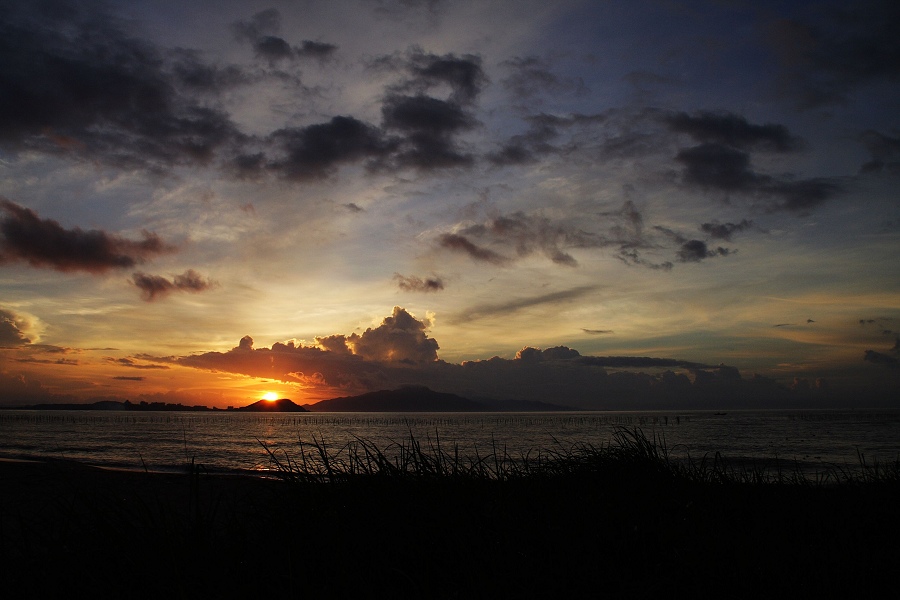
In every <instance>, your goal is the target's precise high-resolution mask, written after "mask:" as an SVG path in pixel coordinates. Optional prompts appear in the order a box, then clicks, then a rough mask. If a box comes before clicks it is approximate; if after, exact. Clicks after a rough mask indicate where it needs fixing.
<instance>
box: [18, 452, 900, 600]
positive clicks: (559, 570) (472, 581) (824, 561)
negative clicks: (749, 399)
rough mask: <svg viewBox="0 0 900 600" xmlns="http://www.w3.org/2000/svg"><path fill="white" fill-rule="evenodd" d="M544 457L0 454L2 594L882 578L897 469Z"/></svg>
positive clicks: (751, 589) (889, 559)
mask: <svg viewBox="0 0 900 600" xmlns="http://www.w3.org/2000/svg"><path fill="white" fill-rule="evenodd" d="M558 466H559V467H561V468H555V469H551V470H550V471H546V472H544V473H543V474H534V475H530V476H521V477H512V478H509V479H504V480H496V479H490V478H479V477H467V476H454V475H452V474H451V475H448V474H445V475H438V476H431V475H428V474H422V476H416V477H404V476H400V475H391V474H389V473H382V474H380V475H374V476H372V475H369V476H357V477H347V478H333V479H331V480H330V481H329V482H327V483H324V482H319V481H299V480H294V481H287V480H274V479H258V478H252V477H244V476H226V475H221V474H207V473H205V472H203V470H202V469H201V468H199V467H193V468H186V470H185V473H184V474H153V473H140V472H137V473H135V472H115V471H106V470H101V469H96V468H91V467H86V466H82V465H77V464H72V463H67V462H46V463H11V462H2V461H0V532H2V536H0V564H2V565H3V573H4V575H3V589H4V592H5V594H6V595H7V597H9V598H47V597H58V596H60V595H62V594H65V595H66V596H68V597H89V598H174V597H185V598H201V597H223V598H233V597H253V598H284V597H298V598H300V597H326V598H386V597H390V598H438V599H440V598H491V599H497V598H550V597H554V598H588V597H616V596H620V595H621V596H625V597H628V598H654V599H658V598H664V597H670V596H673V595H676V596H678V597H690V598H723V597H727V598H764V597H777V598H816V597H826V598H869V597H883V592H884V591H886V590H888V589H895V586H896V565H897V564H898V560H900V550H898V545H897V540H898V539H900V512H898V511H897V510H896V507H897V499H898V497H900V478H898V477H897V473H896V472H894V474H893V475H891V476H889V477H882V478H880V479H877V480H875V481H871V482H864V483H859V482H857V483H838V484H833V485H819V484H809V483H807V484H802V483H753V482H746V481H745V482H738V481H735V480H733V479H729V478H728V477H727V476H724V475H723V472H719V475H718V476H717V475H716V473H717V471H710V472H708V473H707V475H708V476H706V477H701V478H696V477H693V478H692V477H683V476H681V475H679V473H678V472H676V471H675V470H673V469H670V468H666V467H665V465H663V464H661V463H660V462H659V461H656V460H652V459H647V458H646V457H641V456H640V455H637V454H635V455H632V456H630V457H629V456H627V455H626V456H623V457H620V458H619V459H616V460H614V461H612V462H610V463H608V464H607V463H602V462H601V463H597V464H596V465H591V464H583V465H581V466H578V465H577V464H575V465H569V466H568V467H566V466H565V464H563V463H561V464H560V465H558Z"/></svg>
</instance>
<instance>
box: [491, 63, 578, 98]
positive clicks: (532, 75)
mask: <svg viewBox="0 0 900 600" xmlns="http://www.w3.org/2000/svg"><path fill="white" fill-rule="evenodd" d="M501 66H503V67H506V68H507V69H509V71H510V75H509V76H508V77H507V78H505V79H504V80H503V81H502V83H503V86H504V87H505V88H506V89H508V90H509V91H510V92H512V93H513V94H514V96H515V98H516V100H523V99H526V98H531V97H533V96H536V95H538V94H540V93H548V94H562V93H577V94H584V93H587V92H588V89H587V87H586V86H585V85H584V81H583V80H582V79H581V78H580V77H560V76H558V75H556V74H554V73H553V72H552V70H551V68H550V65H549V63H547V61H545V60H542V59H540V58H538V57H536V56H526V57H515V58H512V59H510V60H507V61H504V62H502V63H501Z"/></svg>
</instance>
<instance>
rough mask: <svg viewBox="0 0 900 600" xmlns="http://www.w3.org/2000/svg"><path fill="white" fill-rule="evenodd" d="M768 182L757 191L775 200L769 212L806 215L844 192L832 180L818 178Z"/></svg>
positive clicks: (840, 186)
mask: <svg viewBox="0 0 900 600" xmlns="http://www.w3.org/2000/svg"><path fill="white" fill-rule="evenodd" d="M766 179H767V180H768V181H767V183H765V184H764V185H761V186H760V187H759V191H760V192H762V193H764V194H770V195H772V196H774V197H775V198H776V199H775V200H774V201H773V202H770V203H769V204H768V206H767V209H768V210H769V211H770V212H779V211H785V210H786V211H788V212H793V213H798V214H806V213H808V212H809V211H811V210H812V209H814V208H817V207H818V206H820V205H821V204H824V203H825V202H826V201H827V200H829V199H830V198H833V197H834V196H836V195H838V194H839V193H840V192H842V191H843V190H844V186H843V185H841V184H840V183H839V182H838V181H836V180H834V179H826V178H818V179H805V180H800V181H776V180H772V179H769V178H766Z"/></svg>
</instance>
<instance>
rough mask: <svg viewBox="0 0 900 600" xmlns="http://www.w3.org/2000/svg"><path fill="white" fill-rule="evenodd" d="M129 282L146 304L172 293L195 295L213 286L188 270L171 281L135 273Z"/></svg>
mask: <svg viewBox="0 0 900 600" xmlns="http://www.w3.org/2000/svg"><path fill="white" fill-rule="evenodd" d="M131 281H132V283H133V284H134V285H135V286H136V287H137V288H138V289H139V290H141V297H142V298H143V299H144V300H146V301H147V302H153V301H155V300H159V299H162V298H164V297H165V296H168V295H169V294H171V293H172V292H190V293H197V292H202V291H205V290H208V289H210V288H211V287H214V286H215V282H213V281H212V280H211V279H209V278H204V277H203V276H202V275H201V274H200V273H198V272H197V271H194V270H193V269H188V270H187V271H185V272H184V273H182V274H181V275H175V277H174V278H172V279H171V280H170V279H167V278H165V277H162V276H161V275H149V274H147V273H141V272H137V273H134V274H133V275H132V278H131Z"/></svg>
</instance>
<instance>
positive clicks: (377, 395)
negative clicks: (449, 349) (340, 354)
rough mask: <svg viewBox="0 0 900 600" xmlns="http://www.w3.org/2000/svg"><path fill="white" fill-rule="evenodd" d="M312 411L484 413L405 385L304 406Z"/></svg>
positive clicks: (450, 396)
mask: <svg viewBox="0 0 900 600" xmlns="http://www.w3.org/2000/svg"><path fill="white" fill-rule="evenodd" d="M306 408H308V409H309V410H312V411H315V412H364V411H369V412H424V411H436V412H472V411H479V410H486V407H485V406H484V405H483V404H480V403H478V402H475V401H474V400H469V399H468V398H463V397H462V396H457V395H456V394H445V393H442V392H435V391H433V390H431V389H429V388H427V387H422V386H406V387H401V388H398V389H396V390H379V391H377V392H369V393H367V394H360V395H359V396H346V397H342V398H332V399H331V400H322V401H320V402H316V403H315V404H308V405H306Z"/></svg>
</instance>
